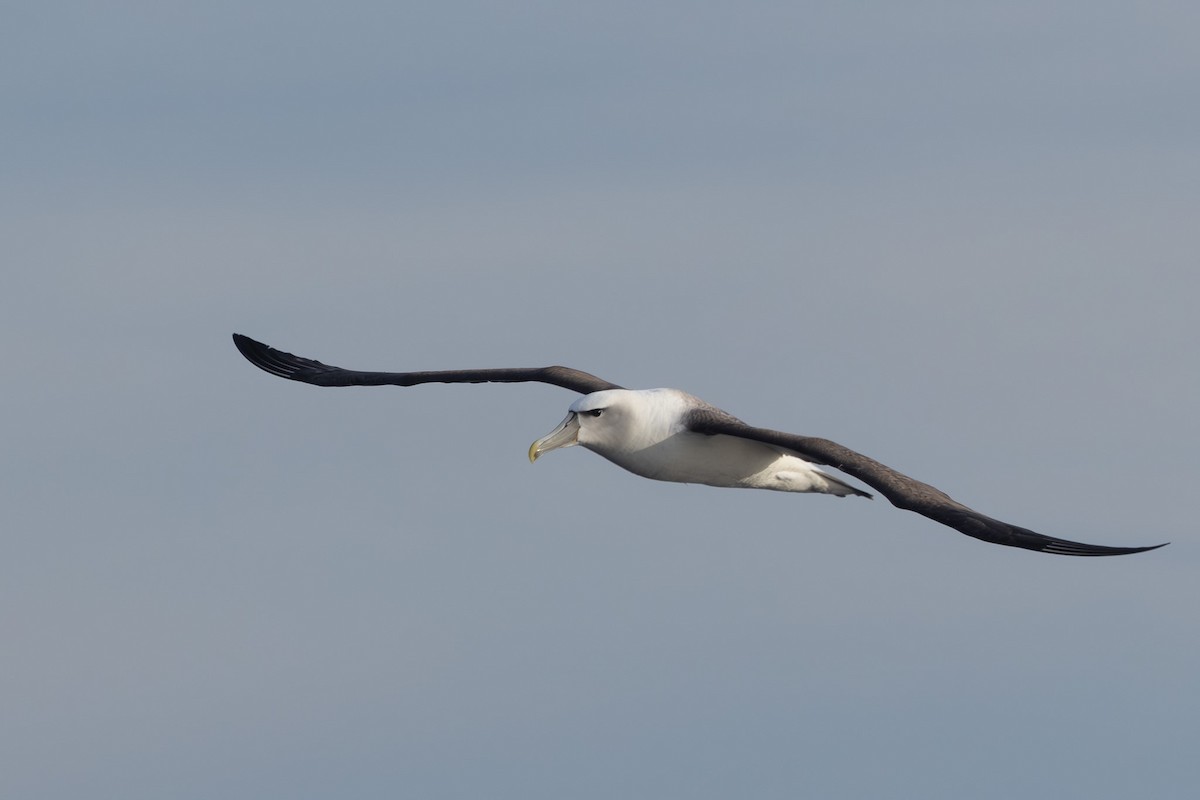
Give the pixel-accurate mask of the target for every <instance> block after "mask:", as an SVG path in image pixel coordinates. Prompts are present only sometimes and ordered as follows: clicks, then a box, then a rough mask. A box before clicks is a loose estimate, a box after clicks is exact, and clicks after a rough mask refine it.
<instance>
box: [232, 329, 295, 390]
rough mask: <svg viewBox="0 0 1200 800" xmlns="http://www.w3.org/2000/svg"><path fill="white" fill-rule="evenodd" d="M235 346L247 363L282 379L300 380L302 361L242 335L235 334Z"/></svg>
mask: <svg viewBox="0 0 1200 800" xmlns="http://www.w3.org/2000/svg"><path fill="white" fill-rule="evenodd" d="M233 344H234V346H235V347H237V349H238V352H240V353H241V354H242V355H243V356H245V357H246V360H247V361H249V362H250V363H251V364H253V365H254V366H256V367H258V368H259V369H261V370H263V371H264V372H269V373H271V374H272V375H278V376H279V377H280V378H289V379H291V380H298V378H297V377H296V376H297V373H298V372H299V371H300V369H299V368H300V367H301V361H302V359H299V358H297V357H296V356H294V355H292V354H291V353H285V352H283V351H282V350H276V349H275V348H274V347H271V346H270V345H267V344H263V343H262V342H259V341H255V340H254V339H251V338H250V337H249V336H245V335H243V334H240V333H235V334H233Z"/></svg>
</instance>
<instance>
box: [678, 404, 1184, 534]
mask: <svg viewBox="0 0 1200 800" xmlns="http://www.w3.org/2000/svg"><path fill="white" fill-rule="evenodd" d="M686 424H687V427H688V429H689V430H691V431H694V432H696V433H705V434H718V433H720V434H725V435H726V436H738V437H740V438H743V439H753V440H755V441H759V442H763V443H765V444H769V445H773V446H775V447H779V448H782V449H784V450H787V451H789V452H791V453H795V454H796V455H797V456H799V457H800V458H803V459H805V460H807V461H811V462H813V463H816V464H823V465H826V466H830V467H833V468H835V469H838V470H841V471H842V472H845V473H846V474H847V475H853V476H854V477H856V478H858V479H859V480H861V481H863V482H864V483H866V484H869V485H870V486H872V487H874V488H875V489H878V490H879V493H880V494H882V495H883V496H884V497H886V498H887V499H888V500H890V501H891V503H892V505H894V506H896V507H897V508H903V509H907V510H908V511H915V512H916V513H918V514H921V515H922V516H925V517H929V518H930V519H932V520H934V521H936V522H940V523H942V524H943V525H949V526H950V527H951V528H954V529H955V530H957V531H961V532H962V533H965V534H967V535H968V536H974V537H975V538H976V539H982V540H983V541H985V542H993V543H995V544H1002V545H1007V546H1009V547H1023V548H1025V549H1027V550H1038V551H1041V552H1043V553H1055V554H1057V555H1064V556H1123V555H1127V554H1129V553H1141V552H1143V551H1145V550H1154V549H1155V548H1158V547H1162V546H1163V545H1161V544H1156V545H1151V546H1150V547H1107V546H1105V545H1098V544H1084V543H1082V542H1072V541H1068V540H1066V539H1056V538H1054V537H1053V536H1045V535H1043V534H1040V533H1036V532H1034V531H1031V530H1029V529H1028V528H1021V527H1018V526H1017V525H1010V524H1008V523H1007V522H1001V521H1000V520H998V519H992V518H991V517H988V516H985V515H983V514H980V513H979V512H978V511H975V510H974V509H971V508H968V507H967V506H964V505H963V504H962V503H959V502H958V501H956V500H954V499H952V498H951V497H950V496H949V495H947V494H946V493H945V492H943V491H941V490H939V489H935V488H934V487H932V486H930V485H929V484H927V483H922V482H921V481H918V480H915V479H913V478H910V477H908V476H907V475H905V474H903V473H901V472H897V471H896V470H894V469H892V468H891V467H889V466H887V465H885V464H880V463H879V462H878V461H876V460H875V459H873V458H868V457H867V456H864V455H863V454H862V453H856V452H855V451H853V450H851V449H850V448H848V447H843V446H842V445H840V444H838V443H837V442H831V441H829V440H828V439H818V438H814V437H811V436H797V435H796V434H793V433H782V432H780V431H773V430H768V429H766V428H755V427H752V426H750V425H747V424H746V423H744V422H742V421H740V420H738V419H736V418H734V417H732V416H730V415H728V414H726V413H725V412H723V411H720V410H719V409H715V408H714V409H703V408H702V409H696V410H695V411H694V412H692V414H690V415H689V418H688V419H687V421H686Z"/></svg>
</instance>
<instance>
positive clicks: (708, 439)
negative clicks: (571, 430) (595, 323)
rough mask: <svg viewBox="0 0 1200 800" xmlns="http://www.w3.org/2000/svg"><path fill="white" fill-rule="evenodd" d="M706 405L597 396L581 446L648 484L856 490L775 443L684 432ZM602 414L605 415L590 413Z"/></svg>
mask: <svg viewBox="0 0 1200 800" xmlns="http://www.w3.org/2000/svg"><path fill="white" fill-rule="evenodd" d="M697 402H699V401H697V400H696V398H694V397H692V396H691V395H689V394H687V393H685V392H681V391H678V390H676V389H648V390H641V391H632V390H626V389H619V390H611V391H605V392H595V393H593V394H590V395H586V396H585V397H581V398H580V399H579V400H577V401H576V402H575V403H574V404H573V405H572V406H571V410H572V411H574V412H575V413H576V414H577V415H578V418H579V423H580V430H579V444H581V445H583V446H584V447H586V448H588V449H589V450H592V451H593V452H595V453H598V454H599V455H602V456H604V457H605V458H607V459H608V460H609V461H611V462H613V463H614V464H616V465H618V466H620V467H623V468H624V469H627V470H629V471H630V472H632V473H634V474H636V475H641V476H643V477H646V478H653V479H654V480H660V481H673V482H676V483H702V484H707V485H708V486H727V487H735V488H745V489H771V490H774V491H780V492H819V493H822V494H833V495H838V496H843V497H844V496H846V495H849V494H853V493H854V492H853V491H852V490H851V489H850V487H848V486H847V485H846V484H844V483H843V482H841V481H840V480H838V479H837V478H834V477H833V476H830V475H827V474H825V473H824V472H822V471H821V470H819V469H817V468H816V467H815V466H813V465H812V464H810V463H809V462H807V461H805V460H803V459H801V458H798V457H796V456H793V455H788V454H786V453H781V452H780V451H778V450H776V449H775V448H773V447H770V446H769V445H765V444H763V443H761V442H755V441H752V440H749V439H739V438H737V437H735V436H724V435H716V436H708V435H705V434H698V433H691V432H689V431H687V430H685V429H684V427H683V424H682V418H683V416H684V414H686V412H687V410H688V409H689V408H690V407H691V406H692V405H693V404H695V403H697ZM597 408H599V409H602V413H601V415H600V416H599V417H593V416H591V415H590V414H589V413H588V412H589V411H591V410H593V409H597Z"/></svg>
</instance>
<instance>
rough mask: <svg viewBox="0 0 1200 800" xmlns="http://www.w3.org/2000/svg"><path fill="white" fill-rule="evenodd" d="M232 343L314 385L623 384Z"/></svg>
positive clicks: (597, 387) (242, 340)
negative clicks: (393, 363) (325, 357)
mask: <svg viewBox="0 0 1200 800" xmlns="http://www.w3.org/2000/svg"><path fill="white" fill-rule="evenodd" d="M233 343H234V344H235V345H237V349H238V350H240V351H241V353H242V355H244V356H245V357H246V359H247V360H248V361H249V362H250V363H251V364H253V365H254V366H256V367H258V368H259V369H261V370H265V371H266V372H269V373H271V374H272V375H278V376H279V377H281V378H287V379H288V380H292V381H300V382H301V383H311V384H313V385H314V386H415V385H417V384H418V383H531V382H532V383H549V384H552V385H554V386H561V387H562V388H564V389H570V390H572V391H575V392H579V393H580V394H591V393H592V392H599V391H601V390H604V389H620V388H623V387H621V386H618V385H617V384H615V383H609V382H608V381H606V380H602V379H600V378H597V377H596V376H595V375H589V374H588V373H586V372H580V371H579V370H577V369H570V368H569V367H531V368H528V369H525V368H514V369H453V370H441V371H436V372H361V371H359V370H352V369H342V368H341V367H331V366H329V365H328V364H322V363H321V362H320V361H314V360H313V359H311V358H301V357H300V356H294V355H292V354H291V353H285V352H283V351H282V350H276V349H275V348H274V347H271V346H269V345H265V344H263V343H262V342H256V341H255V340H253V339H251V338H250V337H249V336H243V335H242V334H240V333H235V334H234V335H233Z"/></svg>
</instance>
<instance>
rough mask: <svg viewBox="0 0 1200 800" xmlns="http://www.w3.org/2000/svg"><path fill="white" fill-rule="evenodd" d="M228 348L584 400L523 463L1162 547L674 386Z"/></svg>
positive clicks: (363, 381) (409, 379)
mask: <svg viewBox="0 0 1200 800" xmlns="http://www.w3.org/2000/svg"><path fill="white" fill-rule="evenodd" d="M233 342H234V344H235V345H237V348H238V350H240V351H241V353H242V355H244V356H245V357H246V358H247V359H248V360H249V361H250V363H252V364H254V365H255V366H256V367H259V368H260V369H263V370H265V371H267V372H269V373H271V374H272V375H278V376H279V377H281V378H287V379H289V380H293V381H300V382H302V383H311V384H313V385H314V386H414V385H416V384H419V383H527V382H538V383H549V384H552V385H554V386H561V387H563V388H564V389H570V390H572V391H575V392H579V393H580V394H581V395H583V396H582V397H580V398H579V399H578V400H576V401H575V402H574V403H572V404H571V406H570V410H569V411H568V412H567V416H566V419H564V420H563V421H562V422H561V423H559V425H558V427H556V428H555V429H554V430H552V431H551V432H550V433H548V434H546V435H545V436H543V437H542V438H541V439H538V440H537V441H536V442H534V443H533V444H532V445H531V446H530V448H529V460H530V461H536V460H537V458H538V457H539V456H541V455H542V454H544V453H547V452H549V451H551V450H557V449H559V448H561V447H571V446H572V445H576V444H579V445H583V446H584V447H586V448H587V449H589V450H591V451H593V452H595V453H598V454H599V455H602V456H604V457H605V458H607V459H608V460H609V461H611V462H613V463H614V464H616V465H617V466H619V467H623V468H624V469H627V470H629V471H630V472H632V473H634V474H636V475H641V476H643V477H646V478H653V479H655V480H660V481H674V482H677V483H704V484H708V485H709V486H729V487H738V488H746V489H773V490H776V491H783V492H817V493H820V494H832V495H836V496H838V497H846V496H850V495H854V496H858V497H867V498H869V497H871V495H870V494H869V493H867V492H865V491H863V490H861V489H858V488H856V487H854V486H851V485H850V484H849V483H847V482H845V481H843V480H841V479H840V478H837V477H835V476H833V475H830V474H828V473H827V472H824V471H822V470H820V469H818V465H820V466H828V467H833V468H835V469H837V470H839V471H841V472H844V473H846V474H847V475H851V476H853V477H855V478H857V479H859V480H860V481H862V482H863V483H866V484H867V485H868V486H871V487H873V488H874V489H876V490H877V491H878V492H879V493H880V494H882V495H883V496H884V497H886V498H887V499H888V500H890V501H891V503H892V505H894V506H896V507H897V508H903V509H907V510H909V511H915V512H916V513H918V514H921V515H922V516H926V517H929V518H930V519H932V520H934V521H936V522H940V523H942V524H943V525H948V526H950V527H951V528H954V529H955V530H957V531H960V532H962V533H965V534H967V535H968V536H973V537H975V538H976V539H982V540H983V541H985V542H993V543H995V544H1001V545H1007V546H1009V547H1023V548H1025V549H1027V550H1039V551H1041V552H1043V553H1054V554H1057V555H1066V556H1119V555H1126V554H1128V553H1140V552H1142V551H1145V550H1153V549H1155V548H1157V547H1162V546H1163V545H1161V544H1159V545H1152V546H1149V547H1108V546H1105V545H1097V544H1083V543H1081V542H1071V541H1067V540H1066V539H1056V538H1054V537H1052V536H1045V535H1043V534H1040V533H1035V532H1034V531H1031V530H1028V529H1027V528H1021V527H1018V526H1016V525H1010V524H1008V523H1007V522H1001V521H1000V520H997V519H992V518H991V517H988V516H985V515H983V514H980V513H979V512H978V511H974V510H973V509H970V508H967V507H966V506H964V505H963V504H962V503H959V502H957V501H955V500H953V499H951V498H950V497H949V495H947V494H945V493H944V492H942V491H939V490H938V489H935V488H934V487H932V486H930V485H929V484H927V483H922V482H921V481H918V480H914V479H913V478H910V477H908V476H907V475H903V474H901V473H899V472H897V471H896V470H894V469H892V468H891V467H888V466H885V465H883V464H880V463H879V462H878V461H875V460H874V459H871V458H868V457H867V456H864V455H862V454H861V453H856V452H855V451H853V450H851V449H849V448H848V447H843V446H842V445H840V444H837V443H836V442H831V441H829V440H828V439H818V438H815V437H811V436H798V435H796V434H793V433H783V432H781V431H774V430H769V429H767V428H755V427H753V426H751V425H747V424H746V423H744V422H742V421H741V420H739V419H737V418H736V417H734V416H732V415H730V414H727V413H726V412H724V411H722V410H721V409H719V408H716V407H715V406H711V405H709V404H708V403H706V402H704V401H703V400H701V399H700V398H698V397H693V396H692V395H690V394H687V393H686V392H681V391H679V390H677V389H649V390H631V389H626V388H624V387H622V386H618V385H617V384H615V383H609V382H608V381H606V380H602V379H601V378H597V377H596V376H595V375H589V374H588V373H586V372H580V371H579V370H576V369H570V368H568V367H534V368H528V369H522V368H516V369H463V370H445V371H437V372H360V371H357V370H348V369H342V368H341V367H331V366H329V365H328V364H322V363H321V362H320V361H314V360H312V359H309V358H301V357H299V356H294V355H292V354H291V353H285V352H283V351H282V350H276V349H275V348H273V347H269V346H268V345H265V344H263V343H261V342H256V341H255V340H253V339H251V338H249V337H247V336H242V335H241V334H237V333H235V334H234V335H233Z"/></svg>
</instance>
